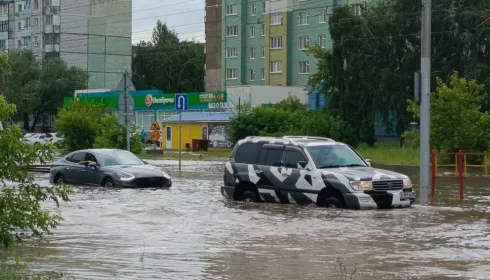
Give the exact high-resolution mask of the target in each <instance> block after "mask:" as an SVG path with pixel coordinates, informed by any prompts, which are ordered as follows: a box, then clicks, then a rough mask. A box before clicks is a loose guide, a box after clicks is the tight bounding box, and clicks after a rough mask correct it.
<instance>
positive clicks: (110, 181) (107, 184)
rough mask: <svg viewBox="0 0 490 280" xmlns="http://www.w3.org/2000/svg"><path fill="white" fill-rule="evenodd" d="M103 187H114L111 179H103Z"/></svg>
mask: <svg viewBox="0 0 490 280" xmlns="http://www.w3.org/2000/svg"><path fill="white" fill-rule="evenodd" d="M104 187H106V188H113V187H114V182H113V181H112V179H106V180H105V181H104Z"/></svg>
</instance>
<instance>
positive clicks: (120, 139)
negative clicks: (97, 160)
mask: <svg viewBox="0 0 490 280" xmlns="http://www.w3.org/2000/svg"><path fill="white" fill-rule="evenodd" d="M101 129H102V131H101V134H100V135H99V136H97V137H96V138H95V144H94V147H95V148H116V149H126V147H127V142H126V139H127V137H126V127H125V126H121V125H119V123H118V122H117V117H116V116H115V115H113V114H112V115H108V116H106V117H104V118H103V119H102V120H101ZM130 135H131V136H130V145H131V152H133V153H134V154H140V153H141V152H142V151H143V143H142V142H141V140H140V137H139V135H138V134H137V133H136V128H134V127H130Z"/></svg>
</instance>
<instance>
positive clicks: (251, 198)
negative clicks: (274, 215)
mask: <svg viewBox="0 0 490 280" xmlns="http://www.w3.org/2000/svg"><path fill="white" fill-rule="evenodd" d="M242 201H244V202H260V199H259V197H258V196H257V195H256V194H255V193H254V192H252V191H246V192H245V193H244V194H243V195H242Z"/></svg>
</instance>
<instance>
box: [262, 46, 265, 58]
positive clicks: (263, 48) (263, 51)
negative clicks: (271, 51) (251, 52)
mask: <svg viewBox="0 0 490 280" xmlns="http://www.w3.org/2000/svg"><path fill="white" fill-rule="evenodd" d="M262 58H265V47H264V46H262Z"/></svg>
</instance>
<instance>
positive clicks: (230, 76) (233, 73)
mask: <svg viewBox="0 0 490 280" xmlns="http://www.w3.org/2000/svg"><path fill="white" fill-rule="evenodd" d="M236 78H237V69H236V68H232V69H226V79H227V80H235V79H236Z"/></svg>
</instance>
